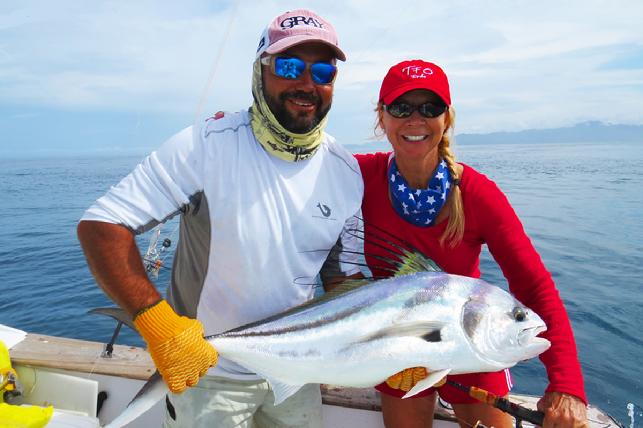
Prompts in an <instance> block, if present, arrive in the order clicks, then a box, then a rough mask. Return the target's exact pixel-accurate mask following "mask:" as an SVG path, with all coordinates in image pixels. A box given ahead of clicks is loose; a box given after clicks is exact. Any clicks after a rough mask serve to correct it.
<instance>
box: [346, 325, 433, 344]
mask: <svg viewBox="0 0 643 428" xmlns="http://www.w3.org/2000/svg"><path fill="white" fill-rule="evenodd" d="M442 327H444V324H443V323H441V322H417V323H403V324H402V323H399V324H394V325H392V326H390V327H386V328H383V329H380V330H377V331H376V332H374V333H372V334H369V335H368V336H366V337H362V338H360V339H359V340H357V341H356V342H359V343H365V342H370V341H372V340H377V339H386V338H391V337H413V336H414V337H418V338H421V339H423V340H425V341H427V342H436V343H437V342H441V341H442V335H441V330H442Z"/></svg>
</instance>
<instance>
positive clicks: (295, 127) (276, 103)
mask: <svg viewBox="0 0 643 428" xmlns="http://www.w3.org/2000/svg"><path fill="white" fill-rule="evenodd" d="M263 96H264V97H265V99H266V103H267V104H268V107H269V108H270V111H271V112H272V114H273V115H274V116H275V118H276V119H277V121H278V122H279V123H280V124H281V126H283V127H284V128H286V129H287V130H288V131H290V132H292V133H294V134H307V133H308V132H310V131H312V130H313V129H314V128H315V127H316V126H317V125H319V122H321V121H322V119H324V117H326V115H327V114H328V111H329V110H330V106H331V105H330V103H329V104H328V106H326V108H324V109H322V101H321V98H320V97H318V96H316V95H314V94H310V93H307V92H302V91H293V92H284V93H282V94H280V95H279V99H276V98H273V97H271V96H270V95H268V94H266V93H265V92H264V94H263ZM288 98H295V99H298V100H302V101H309V102H311V103H313V104H315V107H316V110H315V114H314V115H313V117H312V118H308V115H307V114H306V113H304V112H302V113H301V114H299V115H296V116H293V114H292V113H291V112H289V111H288V110H287V109H286V100H287V99H288Z"/></svg>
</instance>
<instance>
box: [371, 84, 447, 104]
mask: <svg viewBox="0 0 643 428" xmlns="http://www.w3.org/2000/svg"><path fill="white" fill-rule="evenodd" d="M414 89H424V90H427V91H431V92H433V93H434V94H436V95H437V96H438V97H440V99H441V100H442V101H443V102H444V104H446V105H448V106H449V105H450V103H449V102H448V101H447V99H446V98H445V97H444V96H443V95H442V94H440V93H439V92H438V91H436V90H435V89H430V88H427V87H426V86H422V85H421V84H420V82H409V83H406V84H404V85H402V86H398V87H397V88H395V89H393V90H392V91H391V92H389V93H388V94H386V95H384V97H383V98H382V99H381V101H383V102H384V104H387V105H388V104H391V103H392V102H393V101H395V99H396V98H397V97H400V96H402V95H404V94H406V93H407V92H409V91H412V90H414Z"/></svg>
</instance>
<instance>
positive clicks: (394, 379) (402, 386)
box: [386, 367, 446, 392]
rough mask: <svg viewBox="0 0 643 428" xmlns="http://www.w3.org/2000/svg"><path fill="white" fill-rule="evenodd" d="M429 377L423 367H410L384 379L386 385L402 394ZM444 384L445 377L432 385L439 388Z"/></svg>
mask: <svg viewBox="0 0 643 428" xmlns="http://www.w3.org/2000/svg"><path fill="white" fill-rule="evenodd" d="M428 375H429V372H427V371H426V369H425V368H424V367H412V368H410V369H404V370H402V371H401V372H398V373H395V374H394V375H393V376H391V377H389V378H388V379H386V384H387V385H388V386H390V387H391V388H393V389H399V390H401V391H404V392H409V391H410V390H411V388H413V387H414V386H415V384H416V383H418V382H419V381H421V380H422V379H425V378H426V377H427V376H428ZM445 382H446V377H445V378H443V379H442V380H440V381H439V382H438V383H436V384H435V385H433V386H434V387H440V386H442V385H444V383H445Z"/></svg>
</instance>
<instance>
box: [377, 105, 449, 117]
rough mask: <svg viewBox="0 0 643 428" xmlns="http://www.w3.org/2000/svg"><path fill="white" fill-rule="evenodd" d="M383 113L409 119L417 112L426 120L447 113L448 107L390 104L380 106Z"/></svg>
mask: <svg viewBox="0 0 643 428" xmlns="http://www.w3.org/2000/svg"><path fill="white" fill-rule="evenodd" d="M382 107H383V108H384V111H385V112H387V113H388V114H390V115H391V116H393V117H395V118H397V119H402V118H405V117H409V116H411V115H412V114H413V112H414V111H416V110H417V111H418V113H420V114H421V115H422V116H424V117H426V118H429V119H430V118H434V117H438V116H440V115H441V114H442V113H444V112H445V111H447V109H448V108H449V106H447V105H446V104H433V103H424V104H420V105H419V106H414V105H412V104H408V103H405V102H395V101H394V102H392V103H391V104H389V105H386V104H382Z"/></svg>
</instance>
